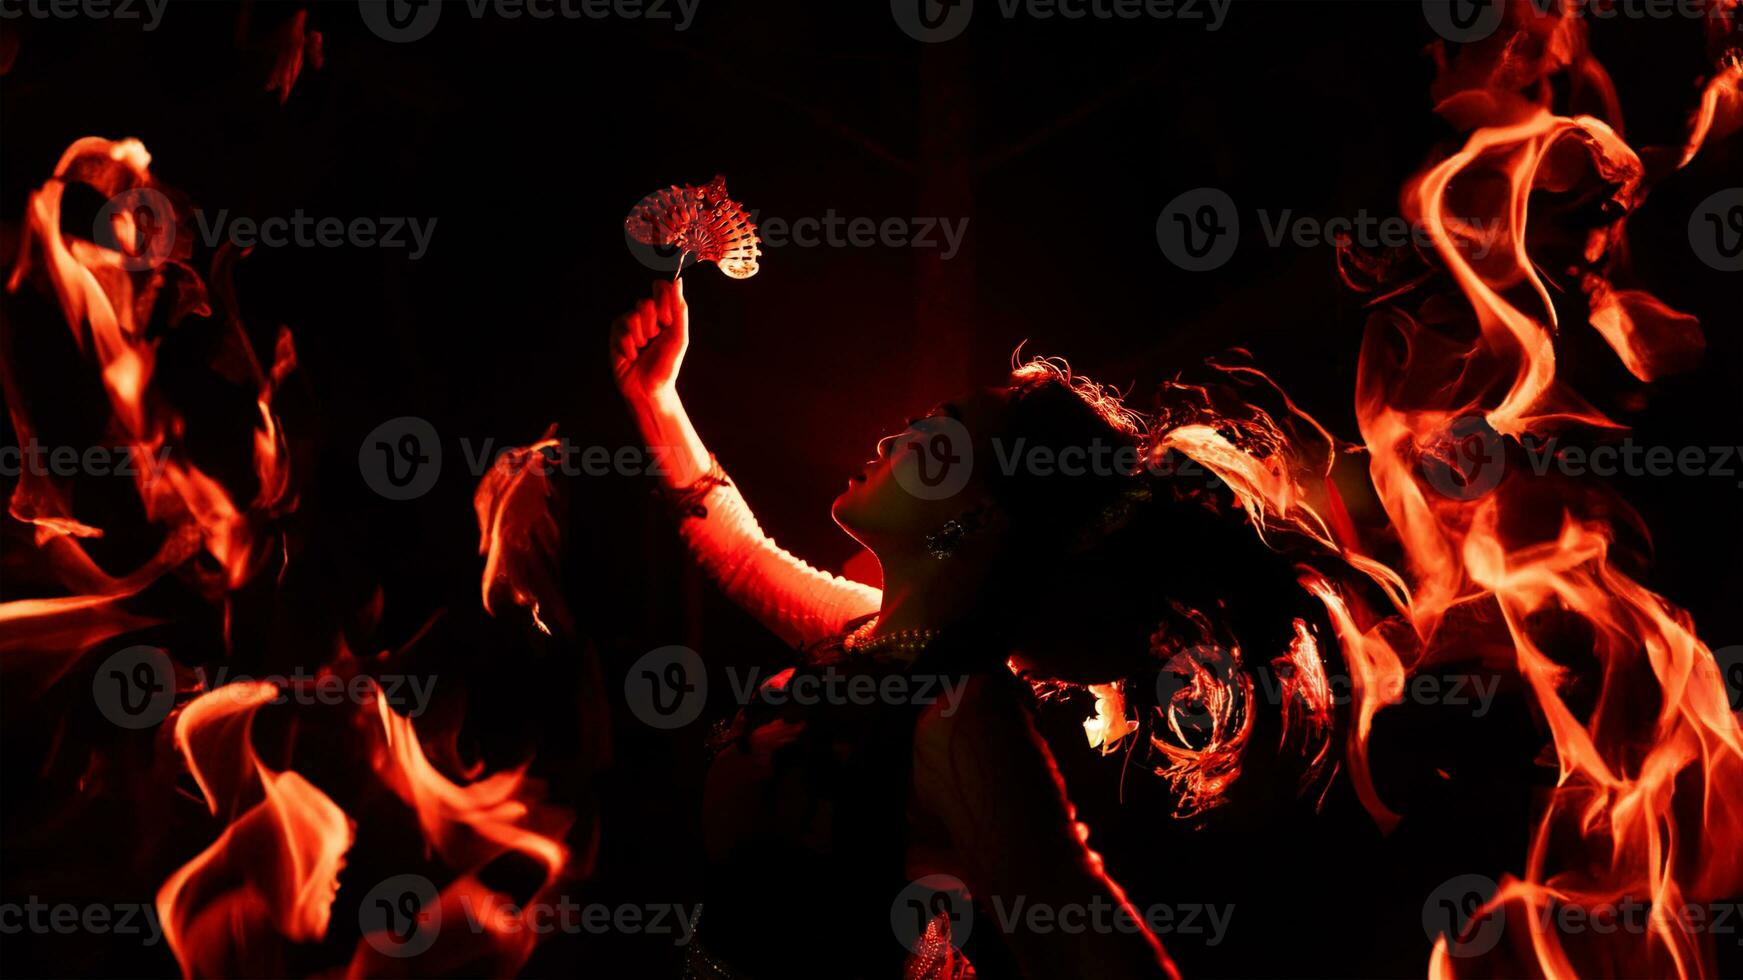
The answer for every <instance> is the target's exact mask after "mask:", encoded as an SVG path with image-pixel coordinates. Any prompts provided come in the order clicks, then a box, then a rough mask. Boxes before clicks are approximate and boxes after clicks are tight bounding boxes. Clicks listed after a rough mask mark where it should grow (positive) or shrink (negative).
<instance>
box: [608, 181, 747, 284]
mask: <svg viewBox="0 0 1743 980" xmlns="http://www.w3.org/2000/svg"><path fill="white" fill-rule="evenodd" d="M623 227H624V230H625V231H627V232H629V235H630V237H631V238H634V239H635V240H636V241H638V242H641V243H642V244H643V245H656V246H658V245H664V246H670V247H672V248H676V249H677V250H678V273H682V272H683V271H684V259H685V257H687V256H689V255H691V254H694V255H695V256H696V257H697V258H698V259H700V260H702V261H704V262H713V263H714V264H715V265H717V266H719V267H720V271H721V272H724V273H726V274H727V275H729V276H731V277H732V278H734V279H749V278H750V277H751V276H754V275H756V274H757V256H759V255H761V254H762V252H761V251H760V250H759V249H758V248H757V226H756V225H755V224H753V223H752V222H751V220H750V216H749V215H747V214H746V213H745V210H744V206H743V205H741V204H739V203H738V202H737V201H734V200H733V199H732V198H730V197H727V196H726V178H725V177H719V176H717V177H715V178H714V179H713V180H711V181H709V182H708V183H707V184H706V185H704V186H701V187H697V186H694V185H691V184H685V185H683V186H682V187H679V186H676V185H674V186H672V187H668V188H666V189H665V190H659V191H655V192H653V193H652V194H649V195H648V196H647V197H644V198H642V200H641V203H640V204H637V205H636V206H635V209H634V210H632V211H630V213H629V217H628V218H625V219H624V221H623ZM672 278H673V279H676V278H678V275H677V274H674V275H673V276H672Z"/></svg>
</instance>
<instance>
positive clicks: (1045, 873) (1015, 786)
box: [914, 676, 1179, 980]
mask: <svg viewBox="0 0 1743 980" xmlns="http://www.w3.org/2000/svg"><path fill="white" fill-rule="evenodd" d="M1018 683H1020V682H1018V681H1016V680H1015V679H1014V678H1010V677H1002V676H981V677H975V678H973V679H972V680H970V681H969V682H968V684H967V686H966V688H964V689H963V690H962V691H961V693H960V696H959V697H958V698H955V699H951V698H945V699H944V700H941V701H940V703H939V704H938V705H936V706H934V707H933V708H931V709H929V710H928V711H927V713H926V714H925V715H924V716H922V718H921V720H920V722H919V724H918V726H917V727H916V728H915V733H914V799H915V802H916V803H917V804H918V805H919V807H920V808H921V810H922V811H924V812H925V813H926V814H927V815H929V816H930V817H931V818H933V819H935V820H936V821H937V822H938V823H939V824H941V825H942V826H943V827H944V829H945V830H946V831H947V832H948V834H949V837H950V843H951V850H952V853H953V854H954V855H955V858H956V865H957V867H956V869H954V870H953V871H952V873H954V874H955V875H956V876H957V877H959V878H961V879H962V881H963V882H964V883H965V884H966V885H967V886H968V890H969V892H970V894H972V895H973V896H974V899H975V903H976V910H977V915H976V918H975V922H974V925H973V928H974V930H976V931H977V932H978V931H979V930H981V929H997V930H1000V932H1001V934H1002V936H1003V942H1004V943H1005V945H1006V946H1008V947H1009V948H1010V950H1011V952H1012V954H1013V955H1014V956H1015V957H1016V960H1017V963H1018V965H1019V966H1020V967H1021V969H1022V972H1023V975H1024V976H1027V977H1070V976H1079V977H1096V978H1098V980H1123V978H1137V977H1144V978H1158V980H1161V978H1167V980H1178V978H1179V973H1178V972H1177V971H1176V970H1175V968H1174V964H1173V962H1172V961H1171V960H1169V958H1168V955H1167V954H1166V953H1164V952H1163V951H1162V946H1161V944H1160V943H1159V942H1157V941H1156V937H1155V936H1153V935H1152V934H1151V933H1150V931H1149V930H1148V929H1147V928H1146V927H1145V926H1144V925H1143V921H1144V920H1143V918H1142V917H1141V916H1140V915H1139V914H1138V913H1137V912H1136V911H1135V910H1134V909H1133V908H1132V906H1131V904H1130V903H1129V902H1128V901H1127V900H1126V896H1125V893H1124V892H1123V891H1122V890H1121V889H1120V887H1119V885H1117V884H1115V883H1114V881H1113V880H1112V879H1111V878H1109V877H1108V876H1107V874H1106V872H1105V871H1103V870H1102V864H1101V857H1100V856H1099V855H1097V854H1096V853H1095V852H1094V851H1092V850H1090V849H1089V845H1088V844H1087V842H1086V840H1085V838H1086V837H1087V831H1086V830H1084V829H1083V828H1082V826H1081V825H1080V824H1078V822H1077V819H1076V812H1075V809H1074V808H1073V807H1072V805H1071V802H1070V801H1069V800H1068V799H1066V796H1065V786H1064V783H1063V782H1062V781H1061V780H1060V778H1059V771H1058V769H1056V768H1055V767H1054V764H1053V754H1052V753H1051V752H1050V751H1048V748H1047V744H1046V743H1045V742H1044V741H1042V739H1041V736H1040V733H1038V732H1037V731H1036V730H1035V726H1034V724H1033V722H1032V721H1031V719H1030V717H1029V710H1028V708H1027V706H1026V705H1025V704H1024V703H1023V700H1022V698H1021V692H1020V690H1019V689H1018V688H1017V687H1016V685H1017V684H1018ZM1098 910H1099V911H1098ZM1116 910H1123V912H1120V911H1116ZM1031 917H1035V918H1031ZM987 918H990V919H991V920H992V921H990V922H989V921H986V919H987ZM1001 919H1004V920H1008V922H1007V921H1001ZM1037 924H1039V925H1037ZM1098 924H1099V925H1098ZM1067 926H1071V928H1067ZM1078 926H1081V927H1080V928H1079V927H1078Z"/></svg>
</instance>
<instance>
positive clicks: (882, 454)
mask: <svg viewBox="0 0 1743 980" xmlns="http://www.w3.org/2000/svg"><path fill="white" fill-rule="evenodd" d="M901 435H902V434H901V433H900V432H897V433H895V434H893V435H887V436H884V437H883V438H882V439H879V440H878V458H879V459H888V458H889V456H890V450H892V449H894V448H896V440H897V439H898V438H900V437H901Z"/></svg>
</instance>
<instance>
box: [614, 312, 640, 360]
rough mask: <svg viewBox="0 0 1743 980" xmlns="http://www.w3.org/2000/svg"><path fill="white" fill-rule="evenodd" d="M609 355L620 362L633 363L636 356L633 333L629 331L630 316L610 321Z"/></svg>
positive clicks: (626, 315)
mask: <svg viewBox="0 0 1743 980" xmlns="http://www.w3.org/2000/svg"><path fill="white" fill-rule="evenodd" d="M611 353H612V354H613V355H614V356H616V357H618V358H619V359H621V360H625V361H633V360H635V355H636V343H635V335H634V331H632V330H631V329H630V315H629V314H625V315H623V316H620V317H618V318H617V319H616V320H614V321H612V324H611Z"/></svg>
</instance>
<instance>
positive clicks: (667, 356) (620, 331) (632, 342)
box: [611, 279, 690, 405]
mask: <svg viewBox="0 0 1743 980" xmlns="http://www.w3.org/2000/svg"><path fill="white" fill-rule="evenodd" d="M689 346H690V308H689V306H688V305H686V304H685V302H684V281H683V280H682V279H679V280H677V281H675V282H656V283H654V294H653V297H652V298H651V299H644V300H642V301H641V302H640V303H638V304H636V307H635V309H633V310H630V311H629V312H628V313H625V314H624V315H623V316H620V317H618V318H617V321H616V322H615V323H613V324H612V325H611V375H612V377H613V378H614V379H615V380H616V381H617V390H618V391H620V392H622V393H623V397H624V398H625V399H626V400H628V401H629V402H630V403H631V404H632V405H642V404H648V403H651V402H656V401H661V400H666V399H670V398H671V397H672V396H673V395H674V394H676V392H677V383H678V368H679V366H681V365H682V364H683V363H684V351H685V350H686V349H687V348H688V347H689Z"/></svg>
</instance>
